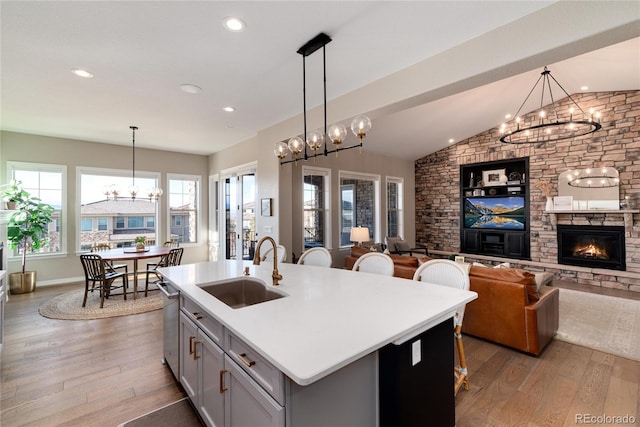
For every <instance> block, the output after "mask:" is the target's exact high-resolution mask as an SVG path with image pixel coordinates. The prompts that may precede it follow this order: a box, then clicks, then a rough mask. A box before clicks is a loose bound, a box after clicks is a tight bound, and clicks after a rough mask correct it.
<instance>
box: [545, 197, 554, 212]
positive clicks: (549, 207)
mask: <svg viewBox="0 0 640 427" xmlns="http://www.w3.org/2000/svg"><path fill="white" fill-rule="evenodd" d="M544 210H545V211H552V210H553V197H550V196H547V204H546V206H545V207H544Z"/></svg>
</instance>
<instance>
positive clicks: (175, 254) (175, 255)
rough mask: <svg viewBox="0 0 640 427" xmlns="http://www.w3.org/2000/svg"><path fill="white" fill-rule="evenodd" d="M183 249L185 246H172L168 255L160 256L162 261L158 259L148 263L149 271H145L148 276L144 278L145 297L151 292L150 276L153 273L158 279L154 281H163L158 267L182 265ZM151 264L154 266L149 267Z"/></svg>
mask: <svg viewBox="0 0 640 427" xmlns="http://www.w3.org/2000/svg"><path fill="white" fill-rule="evenodd" d="M183 251H184V248H172V249H171V250H170V251H169V253H168V254H166V255H163V256H162V258H160V261H158V262H157V263H154V264H147V271H146V272H145V276H146V277H145V280H144V296H145V297H146V296H147V294H148V293H149V276H151V275H154V276H156V279H157V280H156V281H155V282H153V283H159V282H162V276H161V275H160V273H158V269H159V268H161V267H173V266H176V265H180V262H182V252H183ZM150 265H151V266H152V267H151V268H148V267H149V266H150Z"/></svg>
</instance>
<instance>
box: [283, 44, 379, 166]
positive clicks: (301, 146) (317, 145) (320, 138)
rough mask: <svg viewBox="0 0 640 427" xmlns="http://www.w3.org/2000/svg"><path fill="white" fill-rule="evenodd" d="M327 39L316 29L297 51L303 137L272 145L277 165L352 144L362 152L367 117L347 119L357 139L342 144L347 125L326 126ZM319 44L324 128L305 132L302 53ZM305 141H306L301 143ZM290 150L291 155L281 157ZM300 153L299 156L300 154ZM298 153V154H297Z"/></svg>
mask: <svg viewBox="0 0 640 427" xmlns="http://www.w3.org/2000/svg"><path fill="white" fill-rule="evenodd" d="M330 41H331V37H329V36H328V35H326V34H325V33H320V34H318V35H317V36H315V37H314V38H312V39H311V40H309V41H308V42H307V43H305V44H304V45H303V46H301V47H300V48H299V49H298V50H297V53H299V54H300V55H302V104H303V107H302V108H303V116H304V133H303V137H302V138H301V137H299V136H294V137H293V138H291V139H289V141H288V142H284V141H280V142H277V143H276V144H275V146H274V149H273V153H274V154H275V156H276V157H277V158H278V159H280V166H282V165H284V164H287V163H297V162H298V160H309V159H311V158H313V159H314V160H315V158H316V157H318V156H328V155H329V154H331V153H336V157H337V156H338V153H339V152H340V151H345V150H350V149H352V148H360V152H362V147H363V140H364V138H365V137H366V136H367V132H369V131H370V130H371V120H370V119H369V117H367V116H364V115H360V116H357V117H355V118H354V119H353V120H352V121H351V131H352V132H353V134H354V135H355V136H356V137H357V138H358V140H359V143H357V144H353V145H350V146H345V145H343V143H344V141H345V139H346V137H347V129H346V127H345V126H344V125H343V124H342V123H335V124H333V125H331V126H330V127H329V128H327V67H326V52H325V47H326V45H327V44H328V43H329V42H330ZM320 48H322V68H323V89H324V132H323V131H321V130H320V129H316V130H314V131H312V132H311V133H309V134H307V79H306V57H307V56H309V55H311V54H312V53H314V52H315V51H317V50H318V49H320ZM327 139H328V140H329V141H330V142H331V143H332V144H333V145H334V147H335V148H333V149H332V150H329V149H328V148H327V144H326V143H325V142H326V140H327ZM305 142H306V143H305ZM289 153H291V154H292V155H293V159H291V160H285V158H286V157H287V156H288V155H289ZM300 155H301V156H300ZM298 156H300V157H298Z"/></svg>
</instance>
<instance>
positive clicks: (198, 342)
mask: <svg viewBox="0 0 640 427" xmlns="http://www.w3.org/2000/svg"><path fill="white" fill-rule="evenodd" d="M201 342H202V341H194V342H193V360H198V359H200V356H198V347H197V345H198V344H200V343H201Z"/></svg>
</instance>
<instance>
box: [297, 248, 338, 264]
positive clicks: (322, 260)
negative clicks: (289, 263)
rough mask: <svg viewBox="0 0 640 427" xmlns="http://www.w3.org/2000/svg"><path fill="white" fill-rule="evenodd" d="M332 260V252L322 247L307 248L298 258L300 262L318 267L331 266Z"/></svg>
mask: <svg viewBox="0 0 640 427" xmlns="http://www.w3.org/2000/svg"><path fill="white" fill-rule="evenodd" d="M331 262H332V259H331V252H329V251H328V250H327V249H326V248H322V247H319V248H311V249H307V250H306V251H304V252H303V253H302V255H300V258H299V259H298V264H304V265H316V266H318V267H331Z"/></svg>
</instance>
